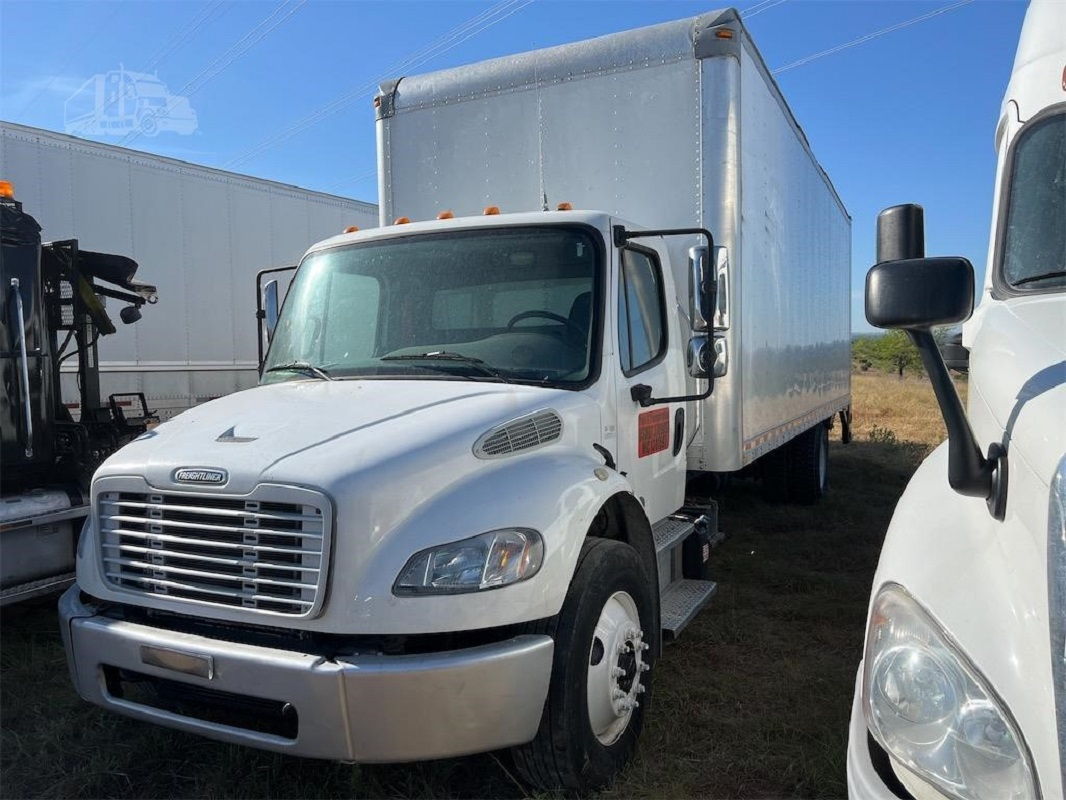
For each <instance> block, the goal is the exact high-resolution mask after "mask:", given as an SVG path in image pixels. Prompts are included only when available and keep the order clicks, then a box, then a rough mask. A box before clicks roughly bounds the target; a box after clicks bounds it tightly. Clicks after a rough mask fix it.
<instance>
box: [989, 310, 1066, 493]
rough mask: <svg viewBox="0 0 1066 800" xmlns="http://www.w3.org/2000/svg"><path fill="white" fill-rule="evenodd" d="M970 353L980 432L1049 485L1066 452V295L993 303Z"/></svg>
mask: <svg viewBox="0 0 1066 800" xmlns="http://www.w3.org/2000/svg"><path fill="white" fill-rule="evenodd" d="M974 323H975V324H976V331H975V333H974V336H973V341H972V342H971V345H970V347H971V354H970V415H971V419H972V420H973V422H974V427H975V432H976V433H977V434H978V436H979V437H980V438H981V439H982V440H983V441H985V442H986V443H987V442H990V441H998V442H1001V443H1003V444H1004V445H1005V446H1006V447H1007V449H1008V452H1009V453H1010V456H1011V458H1014V457H1020V458H1023V459H1025V460H1026V461H1027V462H1028V463H1029V465H1030V466H1031V467H1032V469H1033V472H1034V473H1035V474H1036V475H1037V476H1039V478H1040V480H1041V481H1042V482H1043V483H1045V484H1047V483H1049V482H1050V480H1051V477H1052V475H1054V473H1055V470H1056V468H1057V466H1058V462H1059V459H1060V458H1062V455H1063V452H1066V426H1064V425H1063V424H1062V418H1063V417H1062V409H1063V408H1066V296H1064V295H1056V294H1046V295H1037V296H1034V297H1024V298H1013V299H1011V300H1008V301H1005V302H1001V301H992V302H991V303H989V304H987V305H986V306H985V307H984V308H983V309H981V313H980V314H979V315H978V318H975V320H974Z"/></svg>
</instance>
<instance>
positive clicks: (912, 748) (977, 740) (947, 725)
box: [862, 584, 1036, 800]
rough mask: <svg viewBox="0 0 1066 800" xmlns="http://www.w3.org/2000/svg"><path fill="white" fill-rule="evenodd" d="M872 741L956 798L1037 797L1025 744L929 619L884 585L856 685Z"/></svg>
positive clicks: (972, 670) (979, 678)
mask: <svg viewBox="0 0 1066 800" xmlns="http://www.w3.org/2000/svg"><path fill="white" fill-rule="evenodd" d="M862 699H863V710H864V712H865V714H866V722H867V724H868V725H869V727H870V731H871V733H873V735H874V738H875V739H877V741H878V742H879V743H880V744H881V746H882V747H884V748H885V750H887V751H888V752H889V753H890V754H891V755H892V757H893V758H894V759H895V760H896V761H898V762H899V763H900V764H902V765H904V766H905V767H907V768H908V769H909V770H911V771H912V772H914V774H915V775H917V776H918V777H920V778H922V779H923V780H925V781H927V782H928V783H930V784H932V785H933V786H935V787H936V788H937V789H939V790H940V791H942V792H945V793H946V794H948V795H949V796H951V797H957V798H962V799H963V800H988V799H990V798H1030V797H1036V781H1035V778H1034V776H1033V768H1032V766H1031V763H1030V759H1029V755H1028V750H1027V748H1026V746H1025V741H1024V740H1023V739H1022V737H1021V734H1020V732H1019V731H1018V728H1017V726H1016V725H1015V723H1014V720H1013V719H1012V718H1011V716H1010V714H1009V712H1008V711H1007V709H1006V708H1005V707H1004V706H1003V705H1002V704H1001V703H1000V701H999V700H998V698H996V696H995V695H994V694H993V693H992V691H991V690H990V688H989V686H988V683H987V681H986V680H985V679H984V677H983V676H982V675H981V674H980V673H978V671H977V670H976V669H975V668H974V666H973V664H971V663H970V662H969V661H968V660H967V658H966V657H965V656H964V655H963V654H962V653H961V652H959V650H958V649H956V647H955V646H954V644H953V643H952V642H950V641H949V640H948V638H947V636H946V635H945V634H944V632H943V631H942V630H941V629H940V627H939V626H938V625H937V623H936V622H934V621H933V619H932V618H931V617H930V616H929V615H928V614H927V613H926V612H925V611H924V610H923V609H922V608H921V606H919V605H918V604H917V603H916V602H915V601H914V600H912V599H911V597H910V596H909V595H908V594H907V593H906V592H905V591H904V590H903V589H902V587H900V586H898V585H894V584H888V585H886V586H885V587H884V588H882V589H881V591H880V592H879V593H878V595H877V598H876V599H875V600H874V605H873V609H872V611H871V613H870V630H869V632H868V634H867V640H866V656H865V668H864V673H863V688H862Z"/></svg>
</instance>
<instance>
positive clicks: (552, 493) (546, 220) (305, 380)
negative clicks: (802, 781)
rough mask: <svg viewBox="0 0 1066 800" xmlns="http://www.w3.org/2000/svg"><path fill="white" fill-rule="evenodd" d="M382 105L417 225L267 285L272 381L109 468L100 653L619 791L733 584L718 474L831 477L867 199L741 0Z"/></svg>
mask: <svg viewBox="0 0 1066 800" xmlns="http://www.w3.org/2000/svg"><path fill="white" fill-rule="evenodd" d="M376 105H377V107H378V111H379V117H380V118H379V120H378V122H377V125H378V129H377V130H378V141H379V159H380V164H381V170H382V175H381V194H382V203H383V214H384V216H383V219H384V220H385V221H386V222H390V221H392V220H394V219H395V224H387V225H383V226H380V227H378V228H376V229H372V230H364V231H359V232H353V233H344V234H341V235H338V236H334V237H333V238H330V239H327V240H324V241H322V242H319V243H317V244H316V245H314V246H313V247H312V248H311V249H310V250H309V251H308V253H307V254H306V255H305V257H304V259H303V261H302V262H301V264H300V266H299V268H298V269H297V271H296V275H295V277H294V278H293V282H292V284H291V287H290V289H289V292H288V296H287V297H286V299H285V303H284V308H283V310H281V312H280V316H279V312H278V308H277V305H278V303H277V298H278V294H279V293H278V287H277V285H276V284H273V283H272V282H269V283H267V285H266V286H265V287H264V289H263V293H262V303H263V306H264V315H263V322H264V325H265V327H266V328H267V330H268V331H269V333H270V347H269V352H268V353H267V354H266V356H265V359H264V362H263V365H262V368H261V374H262V377H261V381H260V385H259V386H258V387H256V388H254V389H250V390H248V391H246V392H242V393H238V394H235V395H230V396H228V397H224V398H221V399H219V400H216V401H213V402H211V403H206V404H204V405H202V406H199V407H197V408H195V409H192V410H190V411H188V412H186V413H185V414H183V415H182V416H181V417H180V418H179V419H177V420H174V421H172V422H169V423H164V424H163V425H160V426H159V427H158V428H157V429H155V430H154V431H153V434H154V435H153V436H151V437H141V438H140V439H138V440H136V441H134V442H132V443H131V444H130V445H128V446H127V447H125V448H123V449H122V450H121V451H119V453H117V454H116V455H114V456H112V457H111V458H110V459H109V460H108V461H107V462H106V463H105V464H104V465H103V466H102V467H101V468H100V469H99V470H98V471H97V473H96V476H95V478H94V481H93V490H92V496H93V500H92V502H93V515H92V517H91V518H90V520H89V522H88V524H87V525H86V527H85V532H84V535H83V546H82V548H81V550H80V554H79V560H78V584H77V588H76V589H75V588H72V589H71V590H70V591H68V592H67V593H66V594H65V595H64V597H63V600H62V601H61V603H60V609H61V617H62V620H63V623H62V624H63V630H64V636H65V637H66V638H65V641H66V646H67V651H68V658H69V663H70V664H71V671H72V675H73V677H74V681H75V683H76V686H77V689H78V691H79V693H80V694H81V695H82V696H83V697H85V698H86V699H88V700H90V701H92V702H94V703H97V704H99V705H102V706H104V707H107V708H110V709H113V710H115V711H116V712H119V713H123V714H127V715H130V716H133V717H136V718H139V719H142V720H146V721H151V722H156V723H158V724H163V725H169V726H172V727H176V728H180V729H183V730H187V731H194V732H197V733H201V734H205V735H208V736H212V737H215V738H217V739H221V740H225V741H230V742H237V743H243V744H247V745H251V746H255V747H262V748H267V749H272V750H277V751H281V752H286V753H291V754H295V755H304V756H312V757H319V758H329V759H340V760H348V761H357V762H359V761H363V762H373V761H411V760H420V759H431V758H442V757H446V756H456V755H462V754H466V753H474V752H483V751H489V750H495V749H500V748H504V747H508V748H512V751H513V754H514V763H515V766H516V768H517V769H518V772H519V774H520V775H521V776H522V777H523V778H524V779H525V780H526V781H528V782H529V783H531V784H532V785H534V786H537V787H540V788H543V789H546V790H552V791H560V790H562V791H569V792H588V791H591V790H593V789H595V788H598V787H602V786H604V785H606V784H608V783H610V782H611V780H612V779H613V778H614V776H615V775H616V774H617V773H618V772H619V770H621V769H622V768H623V767H624V765H625V764H626V763H627V761H628V760H629V758H630V757H631V755H632V754H633V752H634V750H635V747H636V742H637V739H638V737H639V735H640V731H641V729H642V726H643V723H644V719H645V715H646V713H647V708H648V705H649V704H648V699H649V694H650V691H651V689H652V686H653V677H654V674H655V668H656V663H657V659H658V657H659V654H660V651H661V645H662V643H663V642H664V641H670V640H672V639H673V638H675V637H677V636H678V635H679V634H681V632H682V631H683V630H684V628H685V627H686V626H687V625H688V624H689V623H690V622H691V620H692V619H693V618H694V617H695V615H696V614H697V613H698V612H699V611H700V609H701V608H703V607H704V605H705V604H706V603H707V602H708V601H709V600H710V599H711V597H712V596H713V595H714V593H715V589H716V586H717V584H716V583H715V581H714V580H713V579H712V578H713V574H712V573H713V562H712V557H711V552H712V547H713V546H714V545H715V544H716V543H717V542H718V540H719V539H720V538H721V536H720V532H719V530H718V527H717V506H716V505H715V502H714V500H713V499H711V498H708V497H706V496H703V497H699V498H693V499H688V500H687V499H686V488H687V486H688V484H687V475H688V473H689V472H706V471H711V470H714V471H735V470H739V469H741V468H743V467H745V466H747V465H750V464H752V463H753V462H755V463H756V464H758V463H759V462H760V461H763V460H766V459H769V460H770V462H771V463H772V464H773V465H774V466H775V469H772V470H767V474H768V476H770V477H772V476H774V475H777V476H778V477H779V478H780V477H782V476H783V478H784V482H783V483H784V486H785V488H787V489H788V491H787V495H788V496H789V497H791V498H792V499H794V500H797V501H799V502H808V503H812V502H815V501H817V500H818V499H819V498H820V497H821V495H822V494H823V492H824V491H825V488H826V475H827V469H828V455H827V453H828V428H829V424H830V423H831V422H832V420H833V418H834V416H835V415H836V414H837V413H838V412H842V411H845V410H846V408H847V406H848V403H849V393H848V369H847V368H848V354H847V342H848V299H849V298H848V269H849V265H848V231H849V221H848V217H847V214H846V213H845V211H844V209H843V208H842V207H841V205H840V203H839V200H838V199H837V197H836V195H835V193H834V192H833V189H832V186H831V185H830V184H829V183H828V180H827V179H826V177H825V176H824V174H823V173H822V171H821V170H820V168H819V167H818V165H817V163H816V162H815V161H814V159H813V158H812V157H811V155H810V152H809V148H808V147H807V144H806V142H805V140H804V139H803V137H802V134H801V132H800V131H799V128H798V127H797V126H796V124H795V122H794V121H793V120H792V117H791V115H790V114H789V113H788V111H787V107H786V106H785V105H784V101H783V100H782V99H781V98H780V95H779V94H778V92H777V89H776V87H775V86H774V84H773V82H772V81H771V80H770V78H769V76H768V74H767V72H766V70H765V68H764V66H763V65H762V62H761V59H759V57H758V54H757V53H756V51H755V50H754V47H753V46H752V45H751V44H750V42H749V41H748V38H747V34H746V32H745V30H744V27H743V25H742V24H741V22H740V20H739V18H738V17H737V15H736V13H735V12H732V11H725V12H717V13H713V14H710V15H706V16H703V17H698V18H696V19H690V20H682V21H680V22H676V23H671V24H669V25H663V26H656V27H653V28H649V29H645V30H638V31H631V32H626V33H620V34H616V35H613V36H608V37H604V38H602V39H597V40H593V41H591V42H584V43H579V44H575V45H568V46H564V47H560V48H555V49H552V50H548V51H545V52H541V53H536V54H527V55H522V56H516V57H514V58H513V59H501V60H497V61H491V62H487V63H486V64H479V65H474V66H471V67H465V68H460V69H457V70H452V71H448V72H444V73H437V74H435V75H430V76H425V77H413V78H404V79H403V80H400V81H398V82H393V83H390V84H389V85H388V86H386V87H385V89H384V91H383V92H382V94H381V95H380V96H379V97H378V98H377V100H376ZM568 203H569V205H567V204H568ZM496 206H500V207H502V208H503V210H504V211H505V212H507V213H500V208H498V207H496ZM546 206H547V207H548V208H550V209H556V208H558V210H546V209H545V207H546ZM412 220H414V221H412ZM844 419H845V420H846V419H847V415H846V414H845V415H844ZM760 454H762V456H761V458H760ZM264 628H268V629H269V634H268V635H264V634H263V629H264ZM101 675H103V676H104V680H101ZM152 686H156V687H160V688H162V690H163V691H161V692H158V693H156V694H155V695H152V694H150V693H149V694H147V695H146V694H145V693H144V692H142V690H144V689H150V688H151V687H152ZM338 697H339V698H341V699H342V702H341V703H339V704H338V702H337V698H338ZM222 708H228V709H233V708H236V709H238V710H239V711H240V712H241V713H240V716H238V717H232V716H227V720H228V723H226V724H223V723H221V722H219V721H218V720H219V714H218V712H219V710H220V709H222Z"/></svg>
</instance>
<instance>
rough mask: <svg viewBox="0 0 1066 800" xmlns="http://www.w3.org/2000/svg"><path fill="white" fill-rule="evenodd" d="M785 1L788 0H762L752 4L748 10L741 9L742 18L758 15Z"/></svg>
mask: <svg viewBox="0 0 1066 800" xmlns="http://www.w3.org/2000/svg"><path fill="white" fill-rule="evenodd" d="M784 2H786V0H761V2H758V3H756V4H755V5H753V6H751V7H750V8H749V9H748V10H747V11H741V12H740V18H741V19H745V20H747V19H751V18H752V17H757V16H758V15H759V14H761V13H762V12H764V11H769V10H770V9H771V8H773V7H774V6H779V5H781V4H782V3H784Z"/></svg>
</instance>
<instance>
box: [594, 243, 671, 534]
mask: <svg viewBox="0 0 1066 800" xmlns="http://www.w3.org/2000/svg"><path fill="white" fill-rule="evenodd" d="M649 243H652V244H650V245H649ZM615 252H616V259H615V265H616V269H615V270H614V276H615V280H614V286H613V289H612V292H611V295H610V296H612V297H613V298H614V304H613V305H614V309H615V315H614V316H615V333H616V336H617V339H616V342H615V351H616V354H617V357H616V358H615V359H614V363H613V364H612V366H611V368H612V369H613V370H615V372H616V376H615V378H616V380H615V385H616V386H617V387H618V396H617V398H616V402H617V406H616V408H617V435H618V459H617V460H618V469H619V470H620V471H621V472H624V473H625V474H626V475H627V477H628V478H629V481H630V483H631V484H632V485H633V488H634V491H635V492H636V495H637V497H638V498H639V499H640V501H641V503H642V504H643V505H644V509H645V512H646V513H647V515H648V519H650V520H651V521H652V522H653V523H654V522H657V521H658V520H660V519H662V518H663V517H665V516H666V515H668V514H671V513H673V512H674V511H676V510H677V509H678V508H680V507H681V505H682V504H683V502H684V499H685V469H686V460H685V427H686V420H685V413H686V412H685V404H684V403H663V404H656V405H650V406H647V407H642V406H641V405H640V404H639V403H638V402H637V401H635V400H634V399H633V397H632V395H633V389H634V387H637V386H647V387H650V388H651V396H652V398H657V397H680V396H683V395H684V394H685V392H686V379H685V372H684V365H683V363H682V357H681V353H682V352H683V344H684V343H683V342H682V341H681V330H680V325H679V322H678V315H677V313H676V309H677V300H676V295H675V292H674V286H673V281H672V276H671V273H670V269H669V266H668V265H669V262H668V261H667V259H668V257H669V256H668V254H667V250H666V248H665V247H664V246H663V245H662V240H661V239H646V240H643V243H642V244H639V245H638V244H633V243H629V244H627V245H626V246H624V247H621V248H618V249H617V250H616V251H615Z"/></svg>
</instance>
